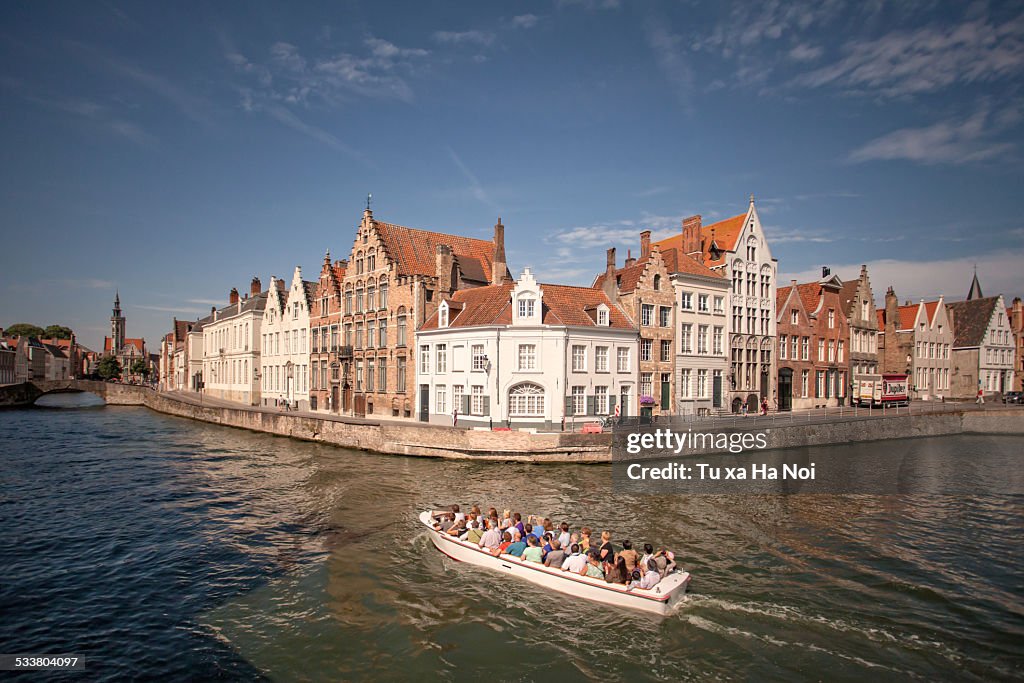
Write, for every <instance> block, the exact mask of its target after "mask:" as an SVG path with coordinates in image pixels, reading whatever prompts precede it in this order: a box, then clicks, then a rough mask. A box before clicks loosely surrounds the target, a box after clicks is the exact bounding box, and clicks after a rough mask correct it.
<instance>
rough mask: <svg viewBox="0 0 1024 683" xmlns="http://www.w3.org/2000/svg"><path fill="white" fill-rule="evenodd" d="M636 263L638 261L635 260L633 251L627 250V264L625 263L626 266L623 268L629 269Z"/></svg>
mask: <svg viewBox="0 0 1024 683" xmlns="http://www.w3.org/2000/svg"><path fill="white" fill-rule="evenodd" d="M634 263H636V259H635V258H633V250H632V249H627V250H626V263H625V265H624V266H623V267H624V268H629V267H630V266H631V265H633V264H634Z"/></svg>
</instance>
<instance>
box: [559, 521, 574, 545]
mask: <svg viewBox="0 0 1024 683" xmlns="http://www.w3.org/2000/svg"><path fill="white" fill-rule="evenodd" d="M558 542H559V543H560V544H561V546H562V547H563V548H568V547H569V546H570V545H571V544H572V543H573V540H572V536H571V535H570V534H569V524H568V522H562V523H561V525H559V527H558Z"/></svg>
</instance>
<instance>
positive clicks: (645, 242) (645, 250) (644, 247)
mask: <svg viewBox="0 0 1024 683" xmlns="http://www.w3.org/2000/svg"><path fill="white" fill-rule="evenodd" d="M650 255H651V231H650V230H644V231H643V232H642V233H640V258H647V257H648V256H650Z"/></svg>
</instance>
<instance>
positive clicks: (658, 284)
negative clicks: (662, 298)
mask: <svg viewBox="0 0 1024 683" xmlns="http://www.w3.org/2000/svg"><path fill="white" fill-rule="evenodd" d="M654 291H655V292H660V291H661V275H655V276H654Z"/></svg>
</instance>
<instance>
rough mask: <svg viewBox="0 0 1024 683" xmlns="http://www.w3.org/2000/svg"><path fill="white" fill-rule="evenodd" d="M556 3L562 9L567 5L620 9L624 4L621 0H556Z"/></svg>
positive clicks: (588, 8) (596, 8)
mask: <svg viewBox="0 0 1024 683" xmlns="http://www.w3.org/2000/svg"><path fill="white" fill-rule="evenodd" d="M555 5H556V6H557V7H558V8H559V9H561V8H565V7H573V6H575V7H582V8H583V9H586V10H598V9H618V8H619V7H621V6H622V1H621V0H555Z"/></svg>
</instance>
